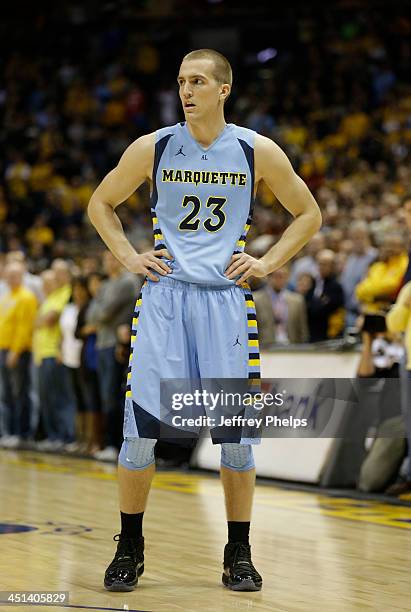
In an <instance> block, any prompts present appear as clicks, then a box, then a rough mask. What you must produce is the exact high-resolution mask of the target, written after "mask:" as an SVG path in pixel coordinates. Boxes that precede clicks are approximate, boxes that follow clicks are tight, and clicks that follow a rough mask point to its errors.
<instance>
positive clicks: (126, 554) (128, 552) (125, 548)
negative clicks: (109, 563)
mask: <svg viewBox="0 0 411 612" xmlns="http://www.w3.org/2000/svg"><path fill="white" fill-rule="evenodd" d="M113 540H114V541H115V542H119V543H120V545H119V546H118V547H117V552H116V554H115V555H114V561H113V563H115V564H116V565H118V564H122V562H124V561H128V560H129V559H133V558H134V556H135V554H136V549H135V546H134V545H133V542H132V540H130V539H128V538H122V537H121V534H120V533H116V535H115V536H114V537H113Z"/></svg>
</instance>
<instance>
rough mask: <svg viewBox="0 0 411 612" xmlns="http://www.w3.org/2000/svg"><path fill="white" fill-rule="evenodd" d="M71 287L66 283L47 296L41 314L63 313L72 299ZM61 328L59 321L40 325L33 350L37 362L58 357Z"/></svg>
mask: <svg viewBox="0 0 411 612" xmlns="http://www.w3.org/2000/svg"><path fill="white" fill-rule="evenodd" d="M70 295H71V287H70V285H64V287H60V288H59V289H56V290H55V291H53V292H52V293H50V295H48V296H47V297H46V299H45V300H44V302H43V303H42V305H41V306H40V309H39V315H40V316H41V315H45V314H47V313H49V312H53V311H54V312H57V313H59V314H61V313H62V311H63V308H64V306H65V305H66V304H67V302H68V301H69V299H70ZM60 341H61V330H60V324H59V322H58V321H57V323H55V324H54V325H50V326H49V325H45V326H44V327H39V328H38V329H36V330H35V333H34V342H33V351H34V360H35V362H36V363H37V364H38V363H41V361H43V359H47V358H48V357H54V358H56V357H57V356H58V355H59V353H60Z"/></svg>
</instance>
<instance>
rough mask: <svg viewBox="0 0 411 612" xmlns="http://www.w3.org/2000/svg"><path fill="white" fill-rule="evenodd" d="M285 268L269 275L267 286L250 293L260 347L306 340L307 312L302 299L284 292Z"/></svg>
mask: <svg viewBox="0 0 411 612" xmlns="http://www.w3.org/2000/svg"><path fill="white" fill-rule="evenodd" d="M288 278H289V268H288V266H283V267H282V268H279V269H278V270H276V271H275V272H272V273H271V274H270V275H269V276H268V278H267V284H266V285H265V286H264V287H262V288H261V289H258V290H257V291H254V302H255V307H256V313H257V321H258V332H259V338H260V346H261V347H262V348H265V347H266V346H269V345H270V344H273V343H276V344H289V343H293V344H301V343H303V342H307V340H308V323H307V311H306V305H305V301H304V298H303V297H302V296H301V295H299V294H298V293H293V292H291V291H288V290H287V289H286V287H287V283H288Z"/></svg>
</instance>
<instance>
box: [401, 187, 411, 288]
mask: <svg viewBox="0 0 411 612" xmlns="http://www.w3.org/2000/svg"><path fill="white" fill-rule="evenodd" d="M402 212H403V215H404V220H405V224H406V226H407V228H408V231H409V233H410V235H411V193H409V194H407V195H406V196H405V197H404V198H403V201H402ZM410 281H411V250H409V251H408V266H407V269H406V270H405V273H404V276H403V278H402V281H401V287H403V286H404V285H405V284H406V283H409V282H410Z"/></svg>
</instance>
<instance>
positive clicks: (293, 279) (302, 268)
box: [289, 233, 325, 288]
mask: <svg viewBox="0 0 411 612" xmlns="http://www.w3.org/2000/svg"><path fill="white" fill-rule="evenodd" d="M324 246H325V238H324V235H323V234H321V233H318V234H316V235H315V236H314V237H313V238H311V240H310V242H309V243H308V244H307V246H306V248H305V252H306V255H304V256H303V257H300V259H297V260H296V261H295V262H294V263H293V265H292V268H291V275H290V281H289V285H290V287H292V288H295V287H296V284H297V278H298V277H299V276H300V275H301V274H309V275H310V276H312V277H313V278H315V279H316V278H318V276H319V272H318V262H317V255H318V253H319V252H320V251H321V250H322V249H324Z"/></svg>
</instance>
